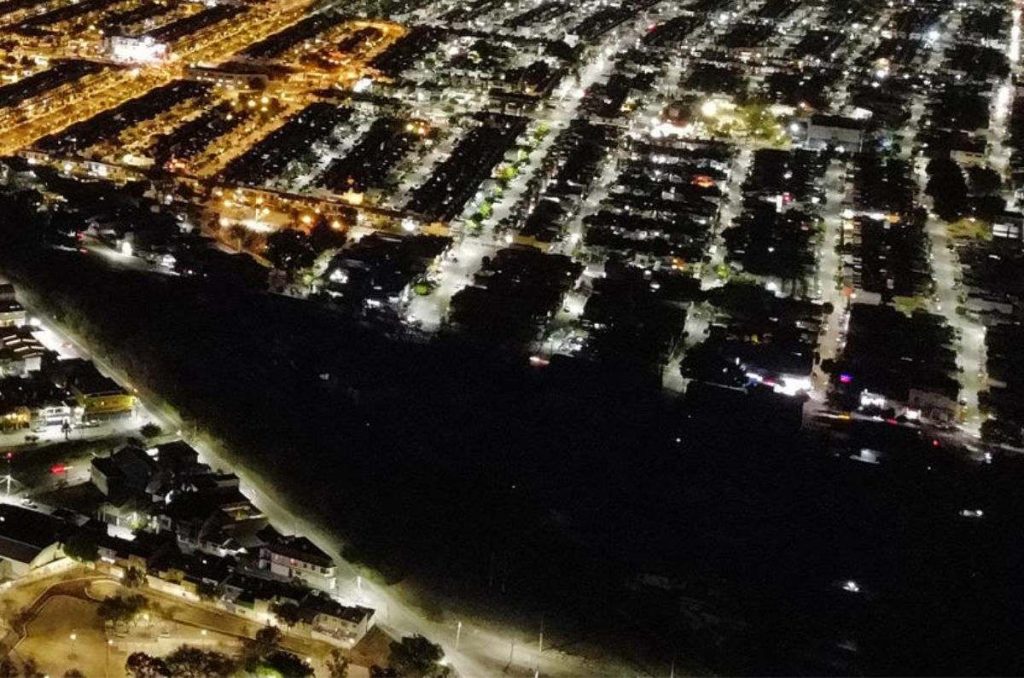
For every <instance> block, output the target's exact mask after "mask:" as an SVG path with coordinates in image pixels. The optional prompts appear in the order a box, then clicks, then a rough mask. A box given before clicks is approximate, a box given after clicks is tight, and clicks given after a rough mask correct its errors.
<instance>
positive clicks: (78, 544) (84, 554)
mask: <svg viewBox="0 0 1024 678" xmlns="http://www.w3.org/2000/svg"><path fill="white" fill-rule="evenodd" d="M64 555H66V556H67V557H68V558H71V559H72V560H77V561H78V562H80V563H94V562H96V559H97V558H99V555H100V554H99V548H98V547H97V546H96V537H95V536H94V535H92V534H91V533H89V532H87V531H85V530H79V531H77V532H75V533H74V534H72V535H71V536H70V537H68V540H67V541H66V542H64Z"/></svg>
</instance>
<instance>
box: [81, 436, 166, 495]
mask: <svg viewBox="0 0 1024 678" xmlns="http://www.w3.org/2000/svg"><path fill="white" fill-rule="evenodd" d="M158 470H159V469H158V467H157V464H156V462H154V461H153V460H152V459H151V458H150V457H149V455H147V454H146V453H145V452H144V451H142V450H140V449H139V448H137V447H133V446H130V445H129V446H127V447H123V448H121V449H120V450H118V451H117V452H115V453H114V454H112V455H110V456H109V457H97V458H96V459H93V460H92V464H91V467H90V473H89V475H90V478H91V480H92V484H93V485H95V486H96V489H98V490H99V491H100V492H102V493H103V494H104V496H107V497H112V498H115V499H117V498H120V497H124V496H129V495H141V494H145V492H146V489H147V487H148V486H149V483H150V480H151V479H152V478H153V476H154V475H156V473H157V471H158Z"/></svg>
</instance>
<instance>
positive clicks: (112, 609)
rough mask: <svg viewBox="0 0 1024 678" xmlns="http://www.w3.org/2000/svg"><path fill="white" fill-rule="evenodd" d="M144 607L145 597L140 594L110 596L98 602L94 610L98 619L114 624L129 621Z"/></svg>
mask: <svg viewBox="0 0 1024 678" xmlns="http://www.w3.org/2000/svg"><path fill="white" fill-rule="evenodd" d="M145 608H146V599H145V598H144V597H142V596H140V595H137V594H136V595H133V596H110V597H109V598H106V599H104V600H103V602H101V603H100V604H99V606H98V607H97V609H96V611H97V613H98V614H99V616H100V619H102V620H103V621H106V622H111V623H114V624H120V623H130V622H132V621H134V620H135V617H136V616H138V615H139V613H140V612H142V611H143V610H144V609H145Z"/></svg>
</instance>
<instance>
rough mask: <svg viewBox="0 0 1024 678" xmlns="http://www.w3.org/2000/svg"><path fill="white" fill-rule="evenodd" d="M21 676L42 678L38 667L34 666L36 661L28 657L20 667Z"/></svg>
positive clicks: (23, 677)
mask: <svg viewBox="0 0 1024 678" xmlns="http://www.w3.org/2000/svg"><path fill="white" fill-rule="evenodd" d="M21 676H22V678H44V676H43V672H42V671H40V670H39V665H38V664H36V660H35V659H32V658H31V657H29V658H28V659H26V660H25V662H24V663H23V664H22V665H21Z"/></svg>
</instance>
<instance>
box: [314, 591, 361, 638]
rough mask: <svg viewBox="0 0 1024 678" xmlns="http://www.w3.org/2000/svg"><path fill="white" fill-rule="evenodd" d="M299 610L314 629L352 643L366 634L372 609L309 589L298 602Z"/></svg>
mask: <svg viewBox="0 0 1024 678" xmlns="http://www.w3.org/2000/svg"><path fill="white" fill-rule="evenodd" d="M299 612H300V614H301V615H302V618H303V621H305V622H306V623H307V624H308V625H309V626H310V627H311V628H312V629H313V630H314V631H319V632H320V633H324V634H326V635H329V636H331V637H333V638H336V639H338V640H348V641H351V642H352V643H358V642H359V641H360V639H362V637H363V636H365V635H366V632H367V631H369V630H370V626H371V624H372V620H373V610H372V609H370V608H368V607H362V606H359V605H354V606H348V605H342V604H341V603H339V602H338V601H336V600H334V599H333V598H331V597H330V596H328V595H326V594H324V593H322V592H319V591H311V592H310V593H309V595H307V596H306V597H305V598H303V599H302V601H301V602H299Z"/></svg>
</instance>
